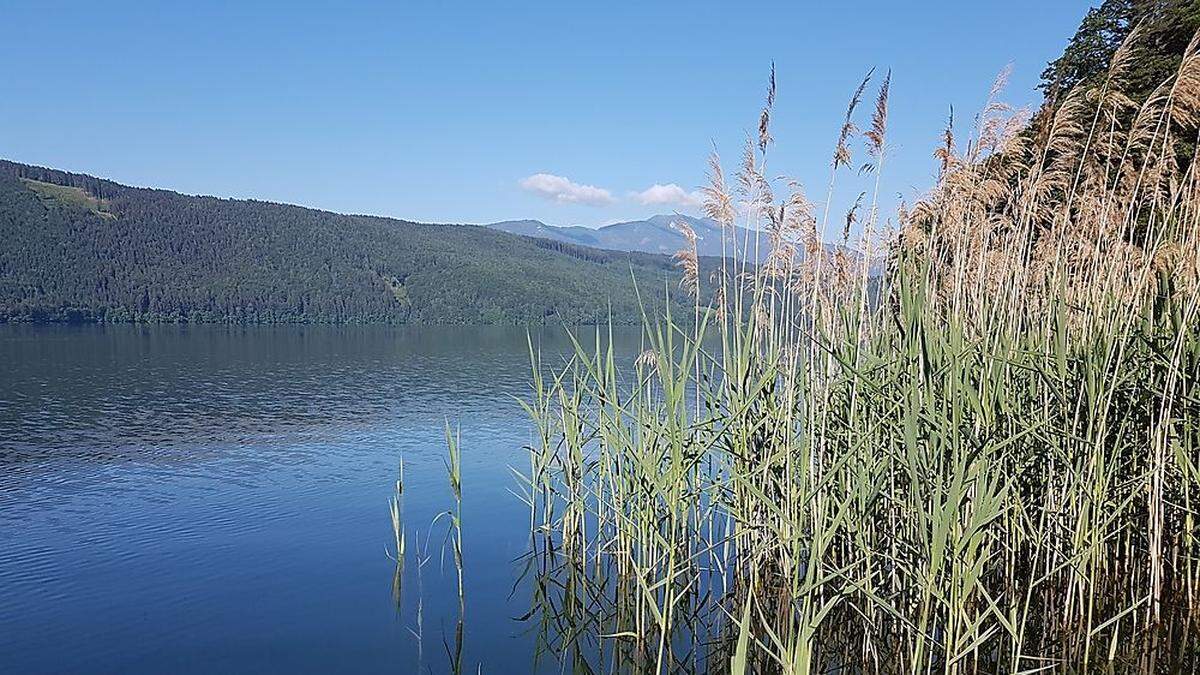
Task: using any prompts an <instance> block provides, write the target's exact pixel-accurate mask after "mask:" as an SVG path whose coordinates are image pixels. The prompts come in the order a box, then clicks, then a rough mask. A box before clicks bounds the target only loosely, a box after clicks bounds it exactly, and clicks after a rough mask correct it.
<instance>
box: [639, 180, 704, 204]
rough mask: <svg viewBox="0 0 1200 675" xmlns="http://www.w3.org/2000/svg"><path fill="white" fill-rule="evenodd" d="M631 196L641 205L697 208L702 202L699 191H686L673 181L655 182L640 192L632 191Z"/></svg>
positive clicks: (702, 198)
mask: <svg viewBox="0 0 1200 675" xmlns="http://www.w3.org/2000/svg"><path fill="white" fill-rule="evenodd" d="M632 196H633V198H634V199H636V200H637V202H638V203H639V204H641V205H643V206H655V205H662V204H670V205H674V206H683V207H688V208H697V207H699V206H701V205H703V204H704V197H703V195H701V194H700V193H699V192H688V191H687V190H684V189H683V188H681V187H679V186H678V185H676V184H674V183H668V184H667V185H659V184H658V183H655V184H654V185H651V186H650V187H648V188H646V189H645V190H642V191H641V192H634V193H632Z"/></svg>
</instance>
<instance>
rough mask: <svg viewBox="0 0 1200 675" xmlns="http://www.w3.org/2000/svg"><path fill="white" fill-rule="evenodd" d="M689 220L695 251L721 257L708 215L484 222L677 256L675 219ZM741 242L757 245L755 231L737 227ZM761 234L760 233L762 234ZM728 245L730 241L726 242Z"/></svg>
mask: <svg viewBox="0 0 1200 675" xmlns="http://www.w3.org/2000/svg"><path fill="white" fill-rule="evenodd" d="M680 221H682V222H685V223H687V224H688V225H689V226H690V227H691V228H692V230H693V231H695V233H696V250H697V251H698V252H699V254H700V255H702V256H711V257H720V256H721V253H722V251H721V226H720V225H719V224H718V223H717V222H716V221H715V220H711V219H709V218H694V217H692V216H683V215H658V216H651V217H650V218H647V219H645V220H631V221H627V222H623V223H613V224H612V225H605V226H604V227H600V228H595V229H593V228H590V227H579V226H570V227H561V226H556V225H547V224H545V223H543V222H541V221H539V220H506V221H502V222H499V223H491V224H489V225H485V227H490V228H492V229H495V230H501V231H504V232H510V233H512V234H521V235H525V236H527V237H544V238H546V239H554V240H556V241H562V242H569V243H572V244H580V245H583V246H593V247H595V248H603V249H609V250H612V251H640V252H642V253H658V254H662V255H674V254H675V252H676V251H679V250H680V249H682V248H683V247H684V246H685V245H686V241H685V240H684V238H683V235H682V234H680V233H679V230H677V229H675V228H674V227H672V226H671V224H672V223H675V222H680ZM736 233H737V237H738V241H739V242H749V246H748V248H749V249H751V250H753V248H754V232H753V231H752V230H747V229H744V228H740V227H739V228H736ZM760 236H761V235H760ZM726 245H727V246H728V245H729V244H728V242H726ZM765 256H766V244H765V242H764V243H763V244H762V246H760V254H759V259H760V260H761V259H762V258H764V257H765Z"/></svg>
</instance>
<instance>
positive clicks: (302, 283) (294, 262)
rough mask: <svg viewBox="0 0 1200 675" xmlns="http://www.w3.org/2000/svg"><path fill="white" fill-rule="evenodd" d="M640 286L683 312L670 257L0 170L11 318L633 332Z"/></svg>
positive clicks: (0, 225) (1, 306) (18, 168)
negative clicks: (618, 326)
mask: <svg viewBox="0 0 1200 675" xmlns="http://www.w3.org/2000/svg"><path fill="white" fill-rule="evenodd" d="M631 272H632V273H631ZM635 278H636V286H637V290H638V291H640V294H641V297H642V299H643V302H644V303H645V305H646V309H647V311H650V312H655V311H661V310H662V309H663V305H664V304H665V302H666V301H665V299H664V295H665V293H666V291H665V290H664V289H667V288H669V289H670V292H671V293H672V295H673V301H682V296H681V295H680V292H679V291H678V283H677V280H678V278H679V275H678V272H677V270H675V268H674V266H673V264H672V261H671V260H670V258H667V257H664V256H657V255H649V254H638V253H620V252H615V251H602V250H598V249H591V248H585V247H581V246H575V245H571V244H563V243H559V242H552V241H547V240H541V239H532V238H528V237H521V236H517V235H512V234H507V233H503V232H497V231H494V230H489V229H485V228H482V227H475V226H470V225H426V224H419V223H412V222H406V221H402V220H395V219H390V218H380V217H371V216H349V215H340V214H335V213H329V212H325V211H318V210H314V209H308V208H302V207H299V206H289V205H284V204H274V203H268V202H261V201H253V200H233V199H219V198H215V197H194V196H187V195H182V194H179V193H175V192H170V191H167V190H152V189H144V188H132V187H127V186H123V185H119V184H117V183H113V182H111V181H107V180H102V179H99V178H94V177H91V176H86V175H82V174H72V173H66V172H63V171H57V170H53V169H45V168H40V167H34V166H27V165H23V164H17V163H14V162H8V161H3V160H0V321H104V322H130V321H136V322H231V323H417V324H542V323H552V324H557V323H568V324H587V323H594V322H598V321H599V322H606V321H607V320H608V317H609V315H610V312H611V316H612V319H613V321H614V322H615V323H633V322H637V321H639V320H640V317H641V310H640V309H639V305H638V299H637V298H638V294H637V293H635V281H634V279H635Z"/></svg>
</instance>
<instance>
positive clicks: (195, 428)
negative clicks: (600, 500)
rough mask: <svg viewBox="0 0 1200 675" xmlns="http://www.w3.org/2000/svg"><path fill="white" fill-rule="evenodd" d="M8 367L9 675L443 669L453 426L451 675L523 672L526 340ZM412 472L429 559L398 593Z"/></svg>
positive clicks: (2, 352) (553, 346)
mask: <svg viewBox="0 0 1200 675" xmlns="http://www.w3.org/2000/svg"><path fill="white" fill-rule="evenodd" d="M621 339H622V340H623V344H624V345H625V346H624V347H623V348H624V349H627V350H628V351H629V352H630V353H636V351H635V350H636V349H637V335H636V334H635V333H632V334H629V335H628V336H625V337H622V338H621ZM534 340H535V343H536V345H537V346H538V347H539V348H541V349H542V350H543V352H544V353H545V354H547V355H553V354H556V353H561V354H565V353H568V352H569V351H570V346H569V343H568V342H567V340H566V338H565V336H564V335H563V334H562V333H561V332H556V331H550V332H546V333H541V334H538V335H535V336H534ZM0 369H2V371H0V374H2V375H3V377H0V542H4V545H3V546H0V588H3V589H4V593H2V594H0V670H3V671H5V672H71V671H80V670H86V671H89V672H164V671H172V672H189V671H190V672H211V671H214V670H222V669H227V670H237V671H268V672H274V671H281V670H291V671H298V672H328V671H330V670H346V669H349V670H364V671H374V670H382V669H385V668H386V669H400V670H408V669H409V666H410V665H411V664H416V663H422V664H424V669H431V670H433V671H434V672H440V671H443V670H445V669H446V668H447V664H448V663H449V661H448V660H447V658H446V654H447V652H446V645H450V647H451V653H453V651H454V649H453V643H454V639H455V633H456V631H457V627H456V622H457V616H458V607H457V592H456V590H455V586H456V580H455V574H454V566H453V564H452V563H451V562H450V559H449V558H446V559H445V561H444V562H443V559H442V556H441V552H440V550H439V547H440V546H441V544H442V543H443V541H444V527H443V525H444V524H443V523H439V524H438V526H436V527H435V526H433V525H432V523H433V519H434V518H435V516H436V514H437V513H439V512H441V511H444V510H446V509H447V508H448V507H449V504H451V503H452V497H451V494H450V490H449V486H448V484H447V479H446V474H445V469H446V467H445V463H444V456H445V446H444V439H443V437H442V428H443V425H444V423H445V422H446V421H447V420H451V421H453V422H455V423H457V424H458V425H459V426H460V428H461V433H462V448H463V461H462V484H463V503H462V509H463V510H462V522H463V534H464V544H463V547H464V566H465V573H464V585H465V591H464V595H465V598H466V600H465V615H466V617H467V622H466V624H465V630H464V633H463V637H462V645H463V646H462V649H461V656H460V662H461V663H462V664H463V669H464V670H466V671H474V670H475V669H476V668H477V667H479V666H482V668H483V670H484V671H485V672H486V671H501V672H505V671H511V670H515V671H518V672H521V671H525V670H528V668H529V664H530V663H531V662H532V658H533V655H534V642H533V639H532V637H531V636H529V635H528V634H526V633H525V631H524V626H523V625H522V624H521V623H519V622H514V621H513V618H514V617H518V616H521V615H522V614H524V613H525V612H526V611H527V610H528V605H527V603H526V602H525V601H524V600H523V599H522V598H521V597H519V596H510V591H511V588H512V585H513V582H514V579H515V578H516V575H517V573H518V572H519V569H517V568H515V567H514V565H515V564H516V563H514V561H518V560H519V559H520V558H521V556H522V555H523V554H524V553H525V552H526V551H527V549H528V536H529V531H528V512H527V510H526V509H525V507H524V505H522V504H521V502H520V501H519V500H518V499H516V498H515V497H514V496H513V495H512V494H511V493H510V490H511V489H512V488H513V486H514V482H513V479H512V474H511V472H510V468H509V467H510V466H517V467H520V466H522V465H524V464H525V463H526V462H527V459H526V457H525V455H524V453H523V451H522V450H521V448H522V446H524V445H526V444H527V443H529V442H530V428H529V425H528V421H527V419H526V418H525V416H524V414H523V413H522V411H521V409H520V407H519V406H518V405H517V404H516V402H515V397H522V396H525V395H526V393H527V392H528V369H529V356H528V345H527V342H526V334H525V331H524V330H523V329H519V328H513V329H462V328H434V329H414V328H353V327H249V328H243V327H222V326H152V327H133V326H58V327H36V326H16V325H8V326H0ZM401 457H403V458H404V462H405V474H406V475H405V491H406V494H405V499H406V504H405V509H406V513H405V518H406V520H407V521H408V522H409V523H412V524H413V526H412V530H411V532H412V533H413V534H412V535H411V536H410V539H409V542H408V545H409V546H410V550H411V551H418V550H423V551H424V553H425V556H424V558H423V559H422V564H416V563H415V562H414V561H415V560H416V557H415V556H411V555H410V556H409V563H408V565H407V567H406V568H405V569H404V570H403V576H402V577H401V578H400V579H394V578H393V575H394V572H395V569H394V568H395V563H394V562H393V561H392V560H390V559H389V558H388V556H387V555H386V554H385V549H384V547H385V543H386V542H389V541H391V539H392V533H391V526H390V523H389V521H388V513H387V508H386V500H387V498H388V497H389V496H390V495H391V494H392V490H393V484H394V481H395V478H396V470H397V462H398V460H399V459H400V458H401ZM400 582H402V583H400ZM401 588H403V593H401V592H400V590H401ZM393 593H395V595H393ZM397 605H399V607H398V606H397ZM418 617H419V619H418ZM415 635H419V636H420V639H418V638H417V637H415ZM65 645H66V646H69V648H64V646H65Z"/></svg>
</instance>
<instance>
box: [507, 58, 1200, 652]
mask: <svg viewBox="0 0 1200 675" xmlns="http://www.w3.org/2000/svg"><path fill="white" fill-rule="evenodd" d="M1134 39H1136V38H1134ZM1138 54H1139V52H1138V50H1137V45H1136V43H1134V42H1130V43H1128V44H1126V45H1125V46H1123V47H1122V48H1121V49H1120V50H1119V51H1118V53H1117V55H1116V57H1115V59H1114V61H1113V63H1112V66H1111V68H1110V70H1109V73H1108V76H1107V77H1106V78H1104V79H1103V81H1102V82H1101V83H1100V84H1099V85H1097V86H1095V87H1093V88H1091V89H1088V90H1083V89H1080V90H1077V91H1075V92H1072V93H1071V94H1070V95H1069V96H1068V97H1067V98H1066V100H1065V101H1064V102H1063V103H1062V105H1061V106H1059V107H1057V108H1056V109H1052V110H1048V111H1044V112H1043V113H1041V114H1039V115H1038V116H1037V117H1035V118H1034V119H1033V120H1032V122H1028V121H1027V120H1026V117H1025V116H1023V115H1022V114H1021V113H1019V112H1017V111H1012V110H1010V109H1008V108H1007V107H1005V106H1003V105H1002V104H1000V103H998V102H997V101H996V95H998V93H999V90H1000V88H1001V86H1002V85H1001V84H998V85H997V87H995V88H994V91H993V98H992V101H990V102H989V104H988V106H987V107H986V109H985V110H984V111H983V112H982V113H981V114H980V115H979V117H978V119H977V124H976V129H975V131H974V133H973V134H972V136H971V138H969V139H968V140H967V141H966V142H965V143H963V144H962V145H963V146H964V147H963V148H962V149H961V150H960V148H959V147H958V145H959V141H957V140H956V137H955V130H954V128H953V125H952V124H951V125H949V126H948V127H947V129H946V131H945V133H944V140H943V144H942V145H941V147H939V148H938V150H937V152H936V157H937V159H938V162H939V178H938V182H937V185H936V186H935V187H934V188H933V190H932V191H931V192H930V194H929V195H927V196H926V197H925V198H923V199H921V200H920V201H919V202H918V203H916V204H914V205H912V206H911V207H903V206H902V207H901V209H900V215H899V224H898V232H896V233H895V234H894V235H890V236H886V237H885V236H884V235H883V230H884V229H885V228H884V223H883V222H882V218H881V215H880V211H881V209H880V187H879V182H878V175H879V173H880V172H881V171H882V169H883V167H884V162H885V160H886V158H887V153H888V150H887V148H888V144H887V122H888V105H889V104H888V90H889V85H890V82H889V80H888V79H883V80H882V84H881V86H879V87H878V90H877V91H878V93H877V95H876V97H875V102H876V105H875V109H874V111H873V115H872V120H871V122H870V124H869V125H867V129H868V130H867V131H866V132H865V133H863V134H862V138H863V140H864V141H865V145H866V151H867V153H868V158H867V163H866V165H865V167H864V169H865V170H866V171H871V172H874V173H875V177H876V179H875V181H874V184H873V188H872V190H869V191H868V192H867V193H864V194H863V195H862V196H860V197H859V198H858V199H857V200H856V201H855V203H854V207H853V209H851V211H850V212H849V213H846V214H845V215H844V216H842V215H838V214H831V213H830V212H831V204H833V203H835V201H836V192H837V187H838V186H837V178H838V176H839V174H840V173H842V172H844V171H845V170H846V168H847V167H850V166H852V165H853V164H854V159H853V157H852V151H851V148H852V147H855V145H856V143H855V141H856V139H857V138H858V128H857V126H856V123H855V120H854V116H855V114H856V108H857V106H858V103H859V101H860V100H861V98H862V97H863V95H864V92H865V91H866V90H867V87H868V83H867V81H864V84H863V86H862V87H859V89H858V91H857V92H856V93H855V94H854V96H853V97H852V99H851V104H850V105H849V107H848V112H847V116H846V120H845V123H844V125H843V127H842V133H841V134H840V136H839V138H838V140H837V142H836V143H835V144H834V149H833V153H832V161H831V167H832V172H831V181H830V184H829V188H828V196H827V197H826V201H825V204H824V205H823V207H822V208H820V209H818V208H817V207H814V206H812V205H811V204H810V203H809V202H808V200H807V199H806V198H805V196H804V194H803V192H802V191H801V189H800V188H799V187H798V186H797V185H795V184H792V183H787V184H786V185H785V188H786V190H787V194H786V195H785V196H783V197H780V198H777V197H776V196H775V195H774V191H775V190H776V188H777V187H778V184H779V181H774V180H769V179H768V178H766V173H765V172H766V169H765V166H766V161H767V156H768V154H769V150H770V147H771V137H770V133H769V122H770V118H771V113H772V106H773V105H774V101H775V88H774V74H773V73H772V78H771V85H770V88H769V93H768V97H767V105H766V107H765V108H764V112H763V115H762V117H761V124H760V126H759V135H758V137H757V138H754V139H751V141H750V142H748V144H747V149H746V152H745V155H744V157H743V160H742V162H741V165H740V168H739V170H738V171H737V173H736V176H735V180H734V181H733V186H734V187H733V188H732V189H730V188H729V187H728V185H727V182H726V179H725V176H724V174H723V173H722V170H721V165H720V161H719V160H718V158H716V157H715V156H714V157H713V159H712V162H711V167H712V172H711V176H710V178H711V185H710V186H709V187H708V188H707V189H706V195H707V204H706V206H707V211H708V214H709V215H710V216H712V217H713V218H715V219H717V220H719V221H720V222H721V223H723V224H724V225H726V226H727V231H728V232H730V233H732V232H733V231H734V230H733V228H732V226H733V225H734V223H735V220H739V219H743V220H745V221H747V222H746V223H745V224H746V225H749V226H750V227H752V228H754V229H755V230H756V231H759V232H761V233H762V234H761V238H762V241H759V240H758V237H757V236H756V240H755V241H749V240H745V241H734V240H733V239H732V238H730V239H729V240H727V241H726V242H725V250H726V251H727V254H726V256H724V257H723V259H722V261H721V263H720V266H719V268H718V269H716V270H715V271H714V272H713V277H712V279H711V280H710V281H709V282H708V283H705V284H701V283H700V281H701V279H700V275H701V274H702V270H701V262H702V261H699V260H697V259H696V257H695V250H694V248H691V249H690V250H686V249H685V251H683V252H681V255H680V257H681V260H682V263H683V264H682V267H683V269H684V274H685V280H684V283H685V285H687V286H688V287H689V288H690V289H692V290H693V295H694V297H695V299H696V300H695V307H694V311H693V315H692V316H691V317H687V318H686V319H684V320H682V321H680V320H677V319H678V318H677V317H672V316H671V315H670V314H668V315H667V316H665V317H662V318H657V319H654V318H648V319H647V321H646V324H645V328H644V334H645V351H644V352H643V354H642V355H641V356H640V357H639V358H638V359H637V360H636V361H635V362H634V363H629V364H627V363H620V364H618V359H617V358H616V356H615V354H614V350H613V348H612V343H611V338H609V339H604V336H602V335H600V334H598V335H597V336H596V337H597V340H596V347H595V348H592V349H589V348H584V347H583V346H582V343H578V342H577V343H576V353H575V355H574V358H573V359H572V360H571V362H570V363H569V364H567V365H566V366H565V367H563V368H558V369H554V370H551V371H550V372H549V374H547V367H546V366H544V365H543V364H541V363H540V360H539V359H538V358H537V355H536V354H535V355H534V390H533V396H532V400H531V401H530V402H528V403H527V412H528V413H529V415H530V416H531V417H532V419H533V421H534V423H535V426H536V428H537V439H538V442H537V443H536V444H535V445H534V447H533V448H532V449H531V470H530V474H529V475H528V476H524V478H525V479H526V480H527V481H528V483H529V485H528V489H527V493H526V494H527V497H528V504H529V507H530V525H531V529H532V531H533V533H534V547H533V553H534V555H533V561H534V562H533V563H532V566H533V568H534V570H535V572H536V578H537V583H536V585H535V587H536V589H537V592H536V593H535V594H534V602H535V606H534V608H533V611H532V612H531V616H536V617H538V620H539V625H540V627H541V629H542V636H543V645H544V647H545V648H546V649H548V650H550V651H553V652H554V653H555V654H556V655H558V656H559V657H560V658H562V659H563V660H564V663H566V664H569V665H570V666H571V667H572V668H574V669H576V670H580V671H605V672H612V671H643V672H651V671H653V672H668V671H677V670H684V671H701V670H733V671H735V672H787V673H807V672H824V671H831V670H850V671H860V670H863V671H885V672H909V673H917V672H934V671H937V672H944V673H956V672H979V671H984V672H1037V671H1041V670H1047V671H1062V670H1068V671H1084V670H1090V669H1094V668H1110V669H1117V670H1130V669H1136V670H1142V671H1146V672H1150V671H1155V670H1164V671H1168V670H1173V669H1188V668H1197V667H1200V656H1198V655H1197V643H1198V642H1200V638H1198V637H1197V636H1198V635H1200V628H1198V621H1200V598H1198V597H1197V593H1198V592H1200V543H1198V541H1197V528H1196V515H1197V513H1196V509H1197V499H1198V497H1200V290H1198V281H1200V178H1198V177H1197V175H1196V172H1195V166H1196V165H1195V161H1194V160H1195V148H1196V138H1197V123H1198V122H1200V53H1198V50H1197V44H1196V42H1195V41H1193V43H1192V45H1190V46H1189V47H1188V51H1187V54H1186V57H1185V59H1184V61H1183V63H1182V65H1181V67H1180V69H1179V72H1178V73H1177V74H1176V75H1175V76H1174V77H1173V78H1171V79H1170V80H1169V81H1167V82H1164V83H1163V85H1162V86H1161V87H1159V89H1158V90H1157V91H1155V92H1154V93H1153V94H1152V95H1151V96H1150V98H1149V99H1148V100H1147V101H1145V102H1144V103H1141V104H1135V103H1133V102H1132V101H1130V100H1129V99H1128V98H1126V97H1125V96H1124V95H1123V94H1122V93H1121V92H1122V86H1123V76H1124V72H1125V70H1126V68H1127V66H1128V64H1129V63H1130V60H1131V59H1135V58H1139V55H1138ZM869 79H871V76H870V75H869V76H868V80H869ZM864 202H865V203H866V204H868V205H869V207H868V210H867V212H866V214H865V216H862V217H860V216H859V210H860V208H859V207H860V205H862V204H863V203H864ZM818 212H819V213H818ZM739 214H740V215H739ZM843 222H844V226H843V225H842V223H843ZM855 223H857V224H858V225H859V228H858V229H861V231H862V232H863V233H864V235H863V236H861V237H860V238H859V239H858V240H857V241H851V240H850V236H851V232H852V230H853V229H854V228H852V225H853V224H855ZM829 228H837V229H839V230H841V238H842V240H843V243H845V244H848V245H853V246H854V247H856V248H857V250H859V251H862V252H867V253H868V255H865V256H855V255H853V254H851V253H848V252H847V250H846V249H844V248H837V249H832V248H830V247H828V246H826V245H825V244H824V243H823V242H825V241H828V240H829V239H831V238H832V239H836V237H837V233H831V232H829V231H827V230H828V229H829ZM760 245H764V246H767V247H769V251H770V255H769V256H768V257H767V259H766V262H765V263H764V264H762V265H759V266H755V265H753V264H752V263H751V262H750V261H752V260H755V259H757V256H756V253H757V252H756V251H753V250H752V249H753V248H754V247H757V246H760ZM872 250H886V251H887V258H886V259H887V264H886V267H887V271H886V273H885V274H884V275H883V278H882V279H881V280H877V279H875V278H873V276H872V275H870V274H869V273H868V269H867V268H868V266H869V265H871V264H872V263H873V259H872V258H871V257H870V255H869V252H870V251H872ZM704 271H705V272H706V271H707V270H704ZM531 351H532V350H531Z"/></svg>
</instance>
